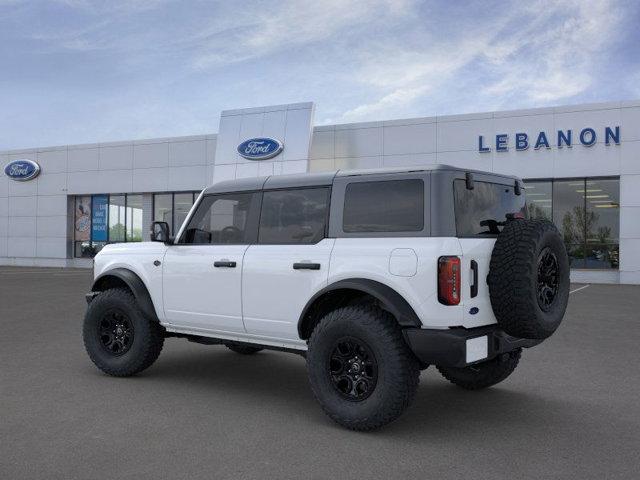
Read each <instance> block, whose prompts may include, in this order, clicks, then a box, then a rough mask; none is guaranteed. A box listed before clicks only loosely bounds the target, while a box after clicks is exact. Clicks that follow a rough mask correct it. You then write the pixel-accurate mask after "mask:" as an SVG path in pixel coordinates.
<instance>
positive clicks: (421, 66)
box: [0, 0, 640, 150]
mask: <svg viewBox="0 0 640 480" xmlns="http://www.w3.org/2000/svg"><path fill="white" fill-rule="evenodd" d="M639 23H640V5H639V2H637V1H627V2H623V1H622V2H617V1H591V0H582V1H578V0H567V1H561V2H553V1H544V0H542V1H527V2H523V1H513V2H504V1H500V2H498V1H482V2H480V1H476V2H472V1H468V2H467V1H451V0H442V1H413V0H366V1H351V0H329V1H322V0H316V1H308V2H307V1H290V0H280V1H266V0H265V1H248V2H242V1H238V0H235V1H234V0H231V1H187V0H183V1H173V0H139V1H131V2H125V1H120V0H111V1H107V0H105V1H95V2H92V1H88V0H49V1H28V2H23V1H18V0H0V150H2V149H10V148H23V147H34V146H48V145H63V144H70V143H92V142H102V141H111V140H125V139H137V138H151V137H162V136H175V135H195V134H201V133H212V132H216V131H217V130H218V120H219V114H220V111H221V110H224V109H229V108H240V107H248V106H259V105H271V104H281V103H289V102H301V101H314V102H316V117H315V122H316V124H324V123H347V122H355V121H370V120H386V119H392V118H404V117H412V116H429V115H444V114H455V113H468V112H477V111H491V110H502V109H515V108H528V107H540V106H548V105H561V104H571V103H583V102H600V101H612V100H625V99H637V98H640V28H638V24H639Z"/></svg>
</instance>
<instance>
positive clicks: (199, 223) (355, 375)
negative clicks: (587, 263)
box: [83, 165, 569, 430]
mask: <svg viewBox="0 0 640 480" xmlns="http://www.w3.org/2000/svg"><path fill="white" fill-rule="evenodd" d="M525 217H526V205H525V196H524V190H523V187H522V184H521V181H520V180H519V179H517V178H515V177H509V176H503V175H497V174H493V173H485V172H477V171H468V170H462V169H459V168H454V167H449V166H446V165H436V166H431V167H425V168H417V169H394V170H368V171H344V172H343V171H338V172H330V173H321V174H308V175H292V176H272V177H266V178H247V179H240V180H233V181H226V182H221V183H218V184H215V185H213V186H211V187H209V188H207V189H205V190H204V191H203V192H202V193H201V194H200V195H199V197H198V199H197V201H196V202H195V204H194V206H193V207H192V209H191V211H190V212H189V215H188V216H187V218H186V220H185V222H184V224H183V225H182V227H181V228H180V229H179V231H178V232H177V234H176V235H175V237H170V235H169V226H168V224H167V223H165V222H153V224H152V230H151V232H150V234H151V239H152V241H151V242H144V243H120V244H113V245H107V246H106V247H104V248H103V249H102V251H100V252H99V253H98V255H96V257H95V260H94V277H95V278H94V283H93V286H92V289H91V292H90V293H89V294H87V302H88V308H87V313H86V315H85V321H84V324H83V338H84V342H85V347H86V349H87V352H88V354H89V356H90V358H91V359H92V361H93V362H94V363H95V364H96V365H97V366H98V367H99V368H100V369H101V370H103V371H104V372H105V373H107V374H109V375H114V376H129V375H134V374H136V373H139V372H141V371H143V370H144V369H146V368H148V367H149V366H151V365H152V364H153V362H154V361H155V360H156V359H157V357H158V355H159V354H160V351H161V349H162V346H163V342H164V339H165V338H167V337H182V338H187V339H188V340H190V341H193V342H197V343H203V344H224V345H226V346H227V347H228V348H229V349H231V350H232V351H234V352H237V353H240V354H254V353H257V352H258V351H260V350H262V349H265V348H267V349H276V350H285V351H293V352H297V353H300V354H303V355H304V356H305V357H306V359H307V366H308V370H309V379H310V384H311V388H312V390H313V392H314V395H315V396H316V398H317V399H318V401H319V403H320V404H321V405H322V407H323V409H324V410H325V412H326V413H327V414H328V415H329V416H331V418H333V419H334V420H335V421H337V422H338V423H340V424H341V425H343V426H346V427H348V428H352V429H356V430H370V429H374V428H378V427H380V426H382V425H384V424H386V423H388V422H390V421H392V420H394V419H395V418H397V417H398V416H399V415H400V414H401V413H402V411H403V410H404V409H405V408H406V407H407V405H409V403H410V402H411V399H412V398H413V396H414V394H415V392H416V389H417V385H418V381H419V371H420V369H424V368H427V367H428V366H429V365H434V366H436V367H437V368H438V370H439V371H440V372H441V373H442V375H443V376H444V377H445V378H446V379H448V380H449V381H451V382H453V383H455V384H456V385H459V386H461V387H463V388H465V389H478V388H486V387H489V386H491V385H494V384H496V383H499V382H501V381H503V380H504V379H506V378H507V377H508V376H509V375H510V374H511V372H513V370H514V369H515V368H516V366H517V364H518V362H519V360H520V355H521V351H522V348H528V347H532V346H535V345H537V344H538V343H540V342H541V341H542V340H543V339H545V338H547V337H548V336H550V335H551V334H552V333H553V332H554V331H555V329H556V328H557V327H558V326H559V324H560V321H561V320H562V317H563V315H564V311H565V308H566V305H567V299H568V291H569V273H568V272H569V261H568V257H567V254H566V249H565V246H564V243H563V240H562V237H561V235H560V234H559V232H558V230H557V229H556V227H555V226H554V225H553V224H551V223H550V222H548V221H544V220H527V219H525Z"/></svg>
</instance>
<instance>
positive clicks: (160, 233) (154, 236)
mask: <svg viewBox="0 0 640 480" xmlns="http://www.w3.org/2000/svg"><path fill="white" fill-rule="evenodd" d="M149 233H150V236H151V241H152V242H163V243H171V238H170V237H169V224H168V223H167V222H153V223H152V224H151V231H150V232H149Z"/></svg>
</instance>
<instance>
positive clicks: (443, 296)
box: [438, 257, 460, 305]
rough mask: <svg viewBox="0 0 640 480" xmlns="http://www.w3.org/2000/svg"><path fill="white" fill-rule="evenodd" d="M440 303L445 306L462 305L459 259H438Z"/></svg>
mask: <svg viewBox="0 0 640 480" xmlns="http://www.w3.org/2000/svg"><path fill="white" fill-rule="evenodd" d="M438 301H439V302H440V303H442V304H443V305H458V304H459V303H460V259H459V258H458V257H440V258H439V259H438Z"/></svg>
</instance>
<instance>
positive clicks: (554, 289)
mask: <svg viewBox="0 0 640 480" xmlns="http://www.w3.org/2000/svg"><path fill="white" fill-rule="evenodd" d="M558 270H559V266H558V258H557V257H556V255H555V254H554V253H553V252H552V251H551V249H550V248H549V247H546V248H544V249H543V250H542V252H540V256H539V257H538V282H537V284H538V292H537V293H538V305H539V306H540V308H541V309H542V310H543V311H545V312H547V311H549V309H550V308H551V305H553V302H554V301H555V299H556V297H557V294H558V285H559V271H558Z"/></svg>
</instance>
